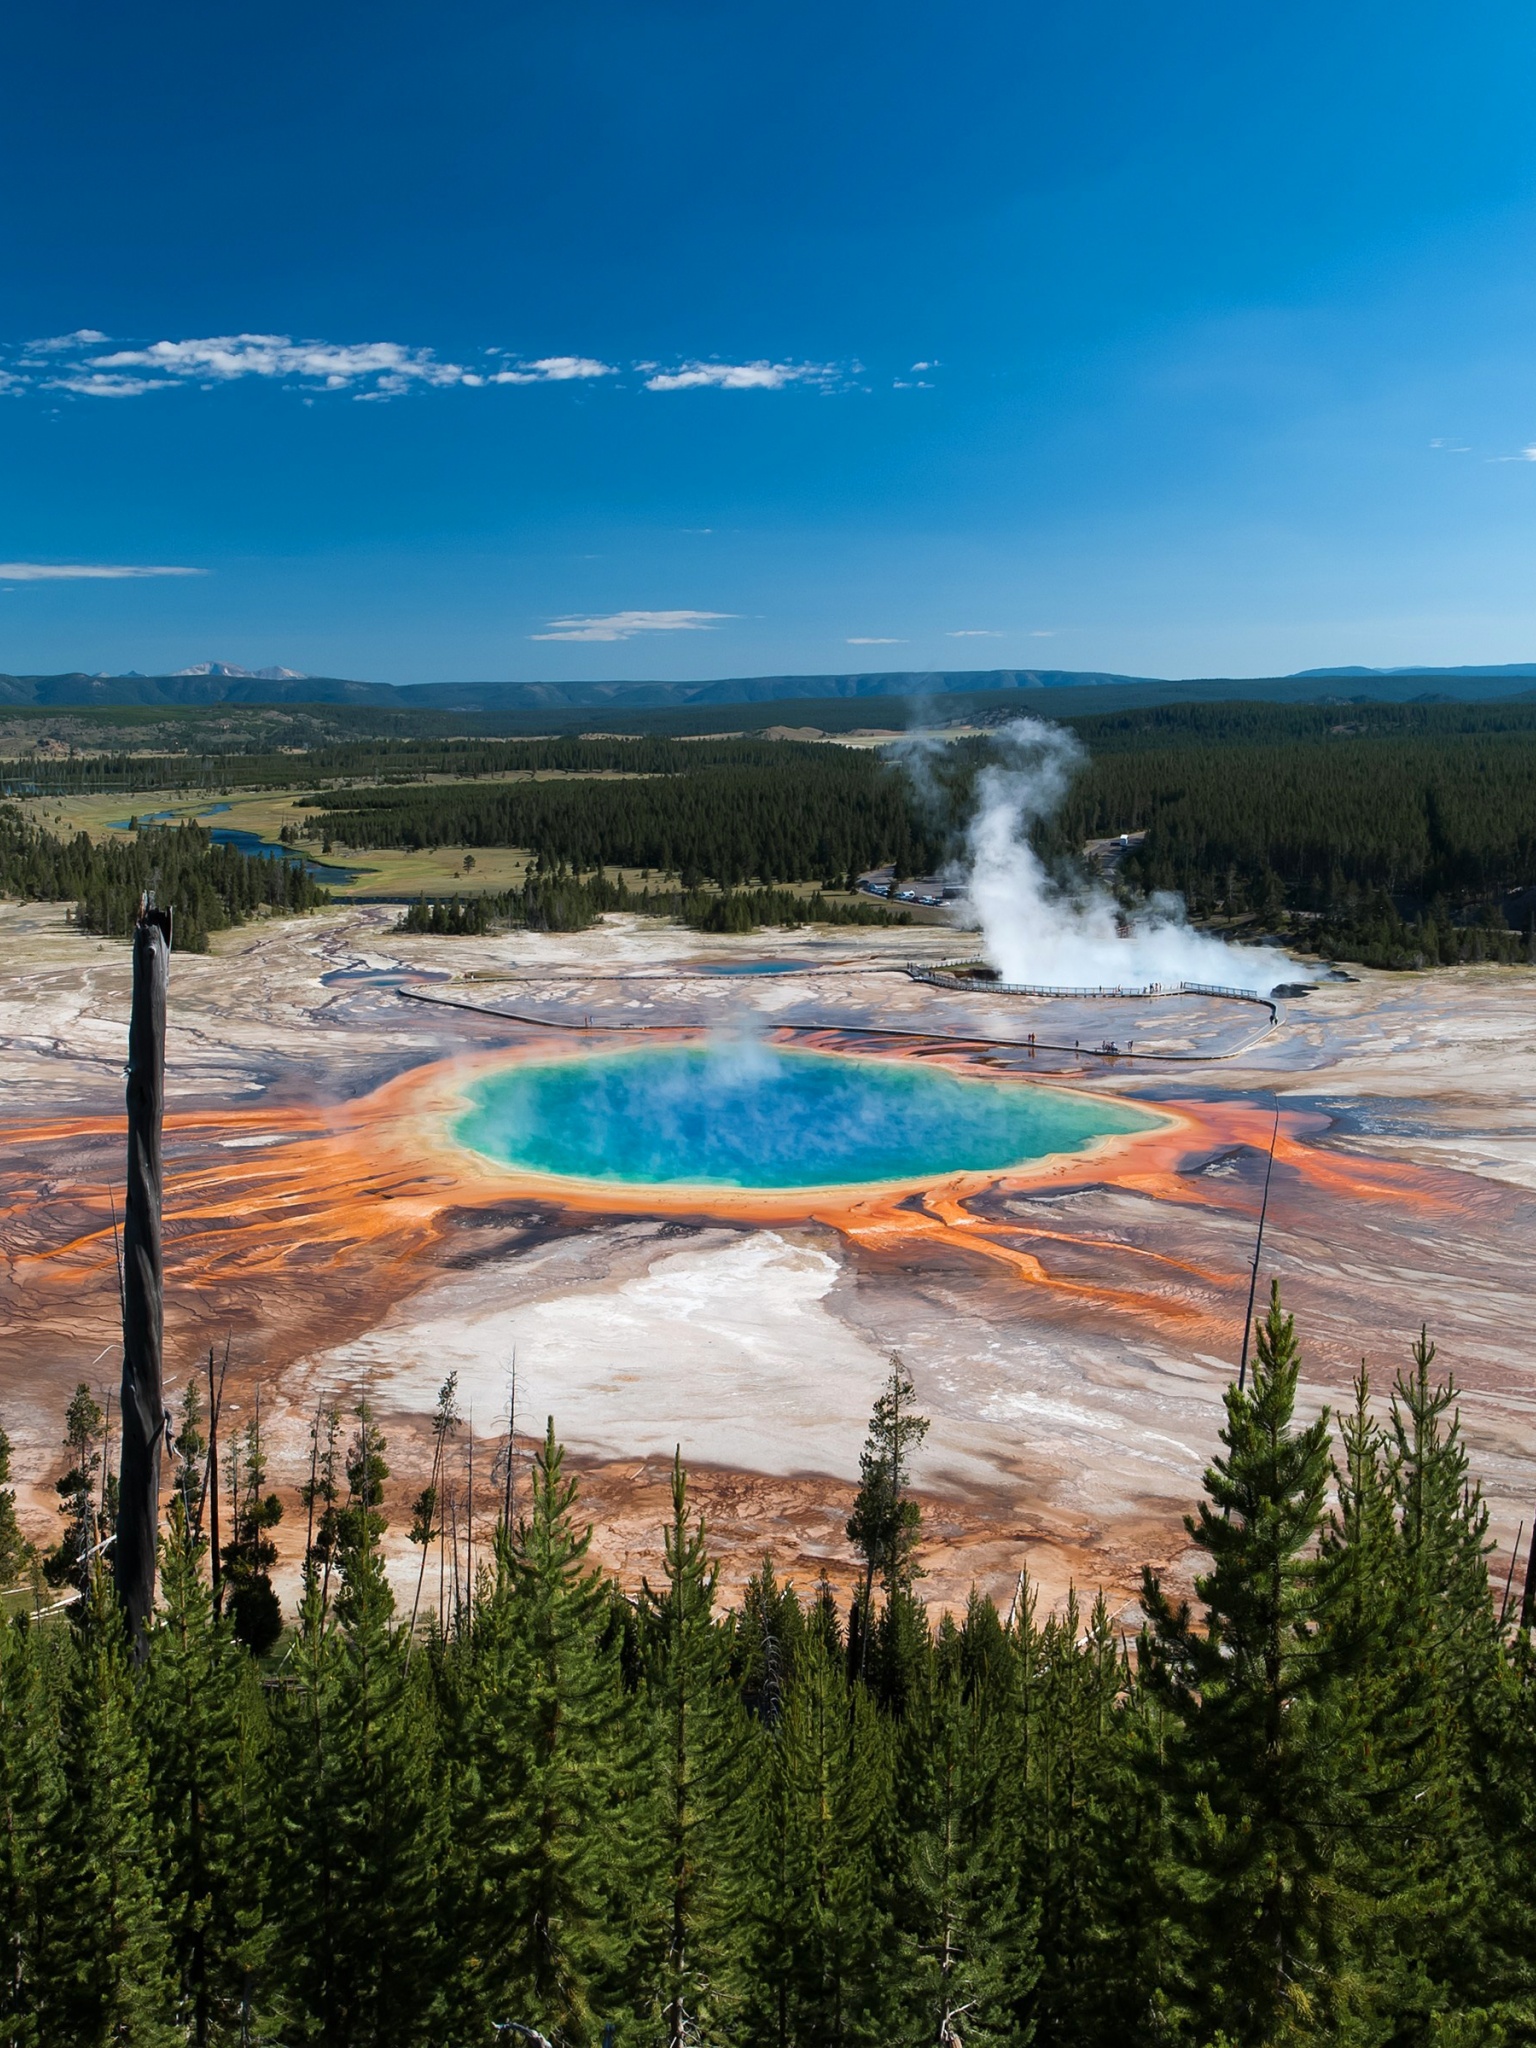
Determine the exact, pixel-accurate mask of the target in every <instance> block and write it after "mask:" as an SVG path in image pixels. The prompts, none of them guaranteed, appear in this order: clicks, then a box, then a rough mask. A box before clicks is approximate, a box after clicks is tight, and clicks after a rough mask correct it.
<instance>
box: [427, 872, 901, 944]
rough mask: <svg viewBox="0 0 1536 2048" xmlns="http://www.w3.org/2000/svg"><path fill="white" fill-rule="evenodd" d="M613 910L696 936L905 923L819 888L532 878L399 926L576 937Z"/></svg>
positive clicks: (452, 900)
mask: <svg viewBox="0 0 1536 2048" xmlns="http://www.w3.org/2000/svg"><path fill="white" fill-rule="evenodd" d="M610 910H626V911H632V912H635V913H637V914H638V915H640V916H642V917H664V918H670V919H672V920H674V921H675V922H676V923H678V924H685V925H688V926H690V927H691V928H692V929H693V930H694V931H699V932H750V931H755V930H757V929H758V928H759V927H760V926H763V925H778V926H785V925H803V924H856V925H904V924H910V923H911V922H912V919H911V917H910V915H909V914H908V913H907V912H906V911H904V910H894V911H893V910H888V909H886V908H885V906H884V905H883V904H878V903H830V902H828V900H827V898H826V897H825V896H824V895H822V893H821V891H820V890H817V892H816V894H815V895H814V896H809V897H807V896H797V895H795V893H794V892H793V890H790V889H728V890H713V889H691V890H680V889H674V890H667V889H631V888H629V887H627V886H626V884H625V883H624V882H623V881H622V880H619V881H616V882H614V881H609V880H608V879H607V877H606V876H604V875H603V874H601V873H597V874H593V875H586V876H583V875H570V874H564V873H560V872H555V873H546V874H532V875H530V876H529V877H528V879H527V880H526V881H525V882H524V883H523V885H522V887H521V888H520V889H509V890H506V891H504V892H501V893H498V894H494V895H493V894H489V893H487V894H485V895H481V896H460V895H458V894H456V893H455V894H454V895H451V896H448V897H441V896H439V897H428V896H421V897H419V898H418V899H417V901H416V902H414V903H412V904H411V905H409V906H408V908H407V909H406V911H405V913H404V915H403V916H402V917H401V919H400V928H401V930H402V931H408V932H427V933H431V934H433V935H435V936H437V937H441V938H461V937H474V936H478V935H479V934H481V933H483V932H487V931H489V930H490V929H491V927H492V925H493V924H494V923H497V922H505V923H507V924H511V925H515V926H517V927H519V928H520V929H522V930H525V931H537V932H580V931H586V930H587V929H588V928H589V927H590V926H592V925H594V924H596V923H597V921H598V919H599V918H600V917H602V916H603V914H604V913H605V912H607V911H610Z"/></svg>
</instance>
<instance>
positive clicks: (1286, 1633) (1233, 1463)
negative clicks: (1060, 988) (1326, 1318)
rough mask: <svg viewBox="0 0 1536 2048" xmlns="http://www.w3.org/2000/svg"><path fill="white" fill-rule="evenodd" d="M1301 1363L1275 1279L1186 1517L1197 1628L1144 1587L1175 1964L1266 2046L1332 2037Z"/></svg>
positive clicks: (1323, 1475) (1195, 2006) (1330, 1810)
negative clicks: (1297, 1418) (1165, 1807)
mask: <svg viewBox="0 0 1536 2048" xmlns="http://www.w3.org/2000/svg"><path fill="white" fill-rule="evenodd" d="M1299 1369H1300V1358H1299V1354H1298V1351H1297V1347H1296V1338H1295V1328H1294V1324H1293V1322H1292V1319H1291V1318H1290V1317H1289V1316H1287V1315H1285V1314H1284V1312H1283V1311H1282V1309H1281V1306H1280V1292H1279V1287H1278V1285H1276V1286H1275V1287H1274V1288H1273V1289H1272V1291H1271V1296H1270V1306H1269V1312H1268V1315H1267V1316H1266V1317H1265V1319H1264V1321H1263V1322H1262V1323H1261V1324H1260V1326H1259V1330H1258V1355H1257V1359H1256V1362H1255V1365H1254V1370H1253V1380H1252V1387H1251V1390H1250V1391H1249V1392H1246V1393H1243V1392H1239V1390H1238V1389H1237V1387H1236V1386H1232V1387H1229V1388H1228V1390H1227V1395H1226V1409H1227V1421H1226V1427H1225V1428H1224V1429H1223V1430H1222V1432H1221V1441H1222V1443H1223V1444H1224V1445H1225V1446H1226V1454H1225V1456H1224V1457H1221V1458H1218V1459H1216V1460H1215V1462H1214V1463H1213V1464H1212V1466H1211V1467H1210V1469H1209V1470H1208V1471H1207V1472H1206V1475H1205V1491H1206V1499H1205V1500H1204V1501H1203V1502H1202V1503H1201V1505H1200V1509H1199V1513H1198V1515H1197V1516H1195V1517H1191V1518H1187V1519H1186V1527H1187V1528H1188V1530H1189V1533H1190V1535H1191V1537H1192V1538H1193V1539H1194V1541H1195V1542H1196V1543H1197V1544H1198V1545H1199V1547H1200V1548H1201V1549H1202V1550H1204V1551H1205V1552H1206V1553H1207V1554H1208V1556H1209V1557H1210V1559H1211V1569H1210V1570H1209V1571H1208V1572H1206V1573H1204V1574H1203V1575H1202V1576H1200V1577H1199V1578H1197V1579H1196V1581H1195V1590H1196V1593H1197V1596H1198V1597H1199V1599H1200V1600H1201V1601H1202V1602H1203V1603H1204V1606H1205V1617H1204V1625H1203V1627H1198V1626H1196V1624H1195V1623H1194V1622H1193V1621H1192V1619H1191V1616H1190V1612H1189V1609H1188V1606H1187V1605H1185V1604H1183V1603H1180V1605H1178V1606H1177V1607H1175V1606H1174V1605H1173V1604H1172V1603H1171V1602H1170V1601H1169V1599H1168V1597H1167V1595H1166V1594H1165V1593H1164V1591H1163V1589H1162V1587H1161V1585H1160V1584H1159V1582H1158V1580H1157V1579H1156V1577H1155V1576H1154V1575H1153V1574H1152V1573H1151V1572H1148V1573H1147V1574H1146V1577H1145V1580H1144V1584H1143V1591H1142V1604H1143V1607H1144V1608H1145V1610H1146V1613H1147V1616H1148V1624H1149V1625H1148V1629H1147V1631H1146V1633H1145V1635H1144V1637H1143V1660H1144V1669H1145V1675H1146V1681H1147V1683H1148V1685H1149V1686H1150V1687H1151V1688H1152V1690H1153V1691H1154V1693H1155V1694H1156V1695H1157V1696H1158V1698H1159V1699H1160V1700H1161V1701H1162V1702H1163V1704H1164V1705H1165V1706H1166V1708H1167V1710H1168V1712H1169V1714H1170V1717H1171V1719H1172V1721H1173V1723H1174V1724H1175V1728H1176V1733H1175V1736H1174V1739H1173V1741H1172V1742H1171V1743H1170V1745H1169V1749H1168V1754H1167V1774H1168V1775H1167V1786H1168V1791H1169V1794H1170V1799H1171V1805H1172V1809H1173V1826H1174V1837H1173V1843H1172V1851H1173V1853H1172V1856H1171V1858H1170V1861H1169V1866H1168V1869H1167V1872H1166V1876H1167V1879H1168V1881H1169V1884H1170V1890H1171V1895H1172V1896H1171V1906H1172V1912H1173V1917H1174V1919H1175V1922H1176V1924H1178V1923H1181V1924H1182V1929H1183V1932H1184V1935H1185V1937H1186V1943H1187V1946H1185V1948H1184V1950H1183V1954H1182V1957H1180V1958H1177V1959H1175V1960H1176V1964H1177V1963H1178V1962H1182V1973H1181V1974H1182V1975H1183V1978H1184V1985H1183V1991H1184V1993H1185V1994H1186V1995H1187V1998H1188V2002H1189V2005H1190V2007H1191V2008H1192V2010H1193V2013H1194V2014H1195V2016H1196V2017H1197V2019H1198V2021H1199V2023H1200V2024H1201V2025H1203V2026H1204V2027H1205V2029H1206V2034H1207V2035H1208V2034H1209V2033H1210V2032H1212V2031H1214V2030H1217V2029H1221V2030H1224V2031H1225V2032H1226V2033H1228V2034H1229V2035H1231V2037H1232V2038H1233V2040H1234V2041H1242V2042H1245V2043H1249V2042H1251V2043H1255V2044H1257V2043H1267V2042H1272V2041H1279V2040H1282V2039H1286V2038H1289V2036H1290V2034H1291V2033H1292V2032H1295V2033H1298V2034H1300V2033H1303V2032H1306V2031H1307V2030H1309V2029H1312V2030H1316V2029H1319V2028H1322V2029H1326V2026H1327V2021H1328V2000H1329V1995H1330V1991H1331V1979H1330V1974H1329V1970H1330V1963H1331V1960H1332V1955H1333V1952H1334V1948H1335V1939H1336V1926H1335V1912H1334V1899H1333V1884H1332V1871H1331V1866H1332V1863H1333V1859H1334V1852H1335V1849H1336V1847H1337V1843H1336V1839H1335V1834H1334V1831H1333V1829H1332V1828H1331V1826H1330V1823H1331V1822H1332V1820H1333V1819H1334V1817H1335V1812H1336V1805H1337V1796H1338V1785H1337V1770H1338V1763H1339V1757H1338V1745H1337V1739H1336V1730H1335V1728H1334V1727H1333V1726H1332V1725H1331V1723H1330V1714H1329V1700H1328V1693H1327V1687H1326V1685H1325V1684H1324V1682H1323V1669H1322V1660H1321V1657H1320V1655H1319V1642H1318V1629H1319V1617H1320V1606H1321V1603H1320V1598H1319V1593H1318V1586H1317V1579H1318V1565H1317V1561H1316V1558H1315V1556H1314V1555H1313V1551H1314V1545H1315V1543H1316V1539H1317V1536H1318V1531H1319V1526H1320V1523H1321V1519H1322V1511H1323V1503H1324V1499H1325V1496H1326V1491H1327V1482H1328V1420H1327V1414H1326V1411H1325V1412H1324V1414H1322V1415H1320V1416H1319V1417H1318V1418H1317V1420H1316V1421H1314V1422H1313V1423H1311V1424H1310V1425H1309V1426H1308V1427H1307V1428H1305V1429H1302V1430H1297V1429H1296V1428H1295V1427H1294V1426H1293V1417H1294V1412H1295V1401H1296V1383H1297V1378H1298V1374H1299ZM1179 2002H1180V2000H1179V1997H1178V1994H1177V1993H1175V2004H1177V2003H1179ZM1196 2038H1198V2039H1204V2038H1206V2035H1201V2034H1197V2036H1196Z"/></svg>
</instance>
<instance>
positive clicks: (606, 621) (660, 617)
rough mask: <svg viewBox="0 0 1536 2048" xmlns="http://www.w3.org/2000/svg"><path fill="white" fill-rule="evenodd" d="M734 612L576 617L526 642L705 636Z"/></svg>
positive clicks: (551, 623)
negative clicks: (655, 635)
mask: <svg viewBox="0 0 1536 2048" xmlns="http://www.w3.org/2000/svg"><path fill="white" fill-rule="evenodd" d="M735 616H736V614H735V613H734V612H687V611H680V612H608V613H606V614H605V615H603V616H601V617H595V616H589V615H586V614H578V615H577V616H575V617H573V618H568V619H551V620H550V621H549V622H548V630H547V631H545V632H543V633H530V634H529V636H528V637H529V639H530V640H633V639H634V637H635V635H636V634H637V633H708V632H710V631H712V630H713V628H714V625H715V622H716V621H717V620H719V619H731V618H734V617H735Z"/></svg>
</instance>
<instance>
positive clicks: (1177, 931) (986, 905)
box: [964, 718, 1308, 994]
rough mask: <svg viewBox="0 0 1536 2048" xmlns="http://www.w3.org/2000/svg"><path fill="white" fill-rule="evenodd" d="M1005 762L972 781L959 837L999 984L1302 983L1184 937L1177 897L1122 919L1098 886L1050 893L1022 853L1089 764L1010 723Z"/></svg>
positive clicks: (1054, 741)
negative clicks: (972, 806)
mask: <svg viewBox="0 0 1536 2048" xmlns="http://www.w3.org/2000/svg"><path fill="white" fill-rule="evenodd" d="M998 737H999V742H1000V746H1001V749H1002V752H1003V756H1004V758H1003V759H1002V760H1001V761H999V762H995V763H993V764H992V765H990V766H988V767H986V768H984V769H983V770H982V771H981V774H980V775H979V776H978V777H977V780H976V810H975V813H974V815H973V816H972V818H971V822H970V825H969V827H968V828H967V832H966V861H965V872H964V879H965V884H966V896H967V899H968V902H969V905H970V908H971V911H972V913H973V914H974V916H975V919H976V921H977V923H978V924H979V925H980V926H981V932H982V945H983V949H984V951H985V953H986V957H987V960H988V963H989V964H990V965H991V966H993V967H995V968H996V969H997V971H998V973H999V974H1000V975H1001V976H1002V978H1003V980H1004V981H1013V982H1027V983H1036V984H1039V983H1044V984H1047V985H1049V986H1051V987H1065V988H1144V987H1146V986H1147V985H1148V984H1149V983H1151V982H1162V983H1168V982H1177V981H1201V982H1212V983H1219V984H1221V985H1222V986H1224V987H1228V988H1242V989H1251V990H1253V991H1254V992H1255V993H1257V994H1267V993H1268V992H1269V990H1270V989H1271V987H1272V986H1273V985H1274V983H1275V982H1276V981H1277V980H1281V979H1284V978H1287V977H1289V978H1291V979H1295V980H1303V979H1306V978H1308V977H1307V976H1306V973H1305V970H1304V969H1302V968H1300V967H1298V966H1297V965H1296V963H1295V962H1293V961H1292V960H1290V959H1289V958H1288V956H1286V955H1284V954H1278V955H1277V954H1276V953H1275V952H1274V951H1273V950H1271V949H1270V948H1267V947H1263V948H1261V947H1257V946H1233V945H1228V944H1227V943H1226V942H1225V941H1224V940H1222V939H1213V938H1210V937H1208V936H1207V935H1206V934H1205V933H1203V932H1197V931H1194V930H1192V929H1191V927H1190V925H1189V923H1188V921H1187V919H1186V915H1185V910H1184V902H1183V899H1182V897H1179V896H1176V895H1173V894H1171V893H1165V894H1159V895H1156V896H1153V897H1151V898H1149V899H1148V901H1147V902H1146V903H1145V904H1144V905H1142V906H1141V907H1140V908H1138V909H1136V910H1133V911H1130V912H1127V911H1125V910H1124V909H1122V908H1121V906H1120V905H1119V904H1118V903H1117V902H1116V901H1115V899H1114V897H1113V896H1112V895H1111V894H1110V892H1109V890H1108V889H1107V888H1106V887H1105V886H1104V885H1103V884H1102V883H1097V882H1081V881H1078V882H1073V883H1071V884H1064V883H1059V882H1057V881H1055V880H1054V879H1053V878H1052V877H1051V876H1050V875H1049V874H1048V873H1047V872H1046V869H1045V867H1044V865H1043V864H1042V862H1041V860H1040V857H1039V855H1038V854H1037V853H1036V852H1035V850H1034V848H1033V847H1032V846H1031V845H1030V843H1029V828H1030V826H1031V825H1033V824H1034V823H1035V822H1036V821H1037V820H1039V819H1041V818H1048V817H1050V815H1051V814H1052V812H1053V811H1055V810H1056V808H1057V807H1058V805H1059V804H1060V803H1061V800H1062V798H1063V797H1064V796H1065V795H1066V793H1067V786H1068V784H1069V783H1070V781H1071V779H1072V777H1073V775H1074V774H1075V773H1076V771H1077V769H1078V768H1079V767H1080V766H1081V764H1082V762H1083V761H1084V759H1085V758H1086V757H1085V755H1084V752H1083V749H1082V747H1081V746H1080V745H1079V743H1078V741H1077V739H1076V738H1075V737H1074V735H1073V734H1071V733H1070V732H1067V731H1065V730H1064V729H1063V728H1062V727H1061V726H1057V725H1047V724H1045V723H1044V722H1043V721H1042V720H1041V719H1038V718H1018V719H1015V720H1014V721H1013V723H1012V724H1010V725H1008V726H1005V727H1004V728H1003V730H1002V732H1001V733H1000V734H999V736H998Z"/></svg>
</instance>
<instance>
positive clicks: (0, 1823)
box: [0, 1620, 73, 2048]
mask: <svg viewBox="0 0 1536 2048" xmlns="http://www.w3.org/2000/svg"><path fill="white" fill-rule="evenodd" d="M62 1640H63V1642H64V1643H65V1644H66V1646H67V1647H69V1648H70V1649H71V1650H72V1649H73V1644H72V1643H70V1642H69V1639H68V1637H63V1638H62ZM49 1649H50V1646H49V1644H48V1643H47V1641H46V1640H45V1637H44V1633H43V1631H41V1630H39V1629H36V1628H32V1627H29V1626H28V1624H27V1623H26V1621H25V1620H18V1621H15V1622H12V1623H10V1624H9V1625H0V2044H3V2048H36V2044H37V2043H38V2042H39V2040H40V2039H41V2036H40V2033H39V2017H40V2011H41V2009H42V2007H43V2006H44V2004H45V2002H46V1998H45V1991H46V1987H45V1984H44V1971H45V1969H46V1967H47V1961H48V1944H47V1928H48V1919H49V1911H50V1906H51V1897H50V1893H51V1863H50V1824H51V1821H52V1816H53V1814H54V1812H55V1810H56V1808H57V1806H58V1803H59V1800H60V1798H61V1796H62V1787H61V1784H60V1781H59V1769H58V1716H57V1712H56V1709H55V1704H54V1700H53V1698H52V1688H51V1687H50V1686H49V1684H48V1674H47V1669H46V1666H47V1662H48V1658H49Z"/></svg>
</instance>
